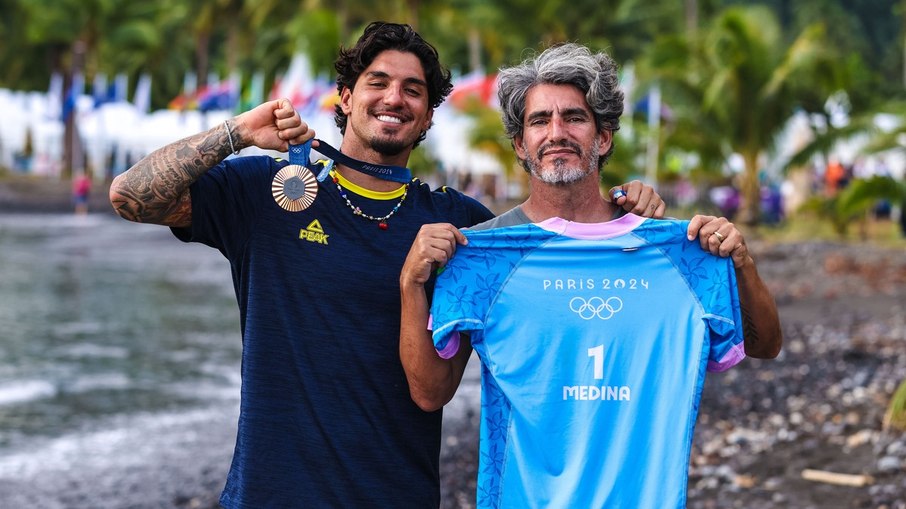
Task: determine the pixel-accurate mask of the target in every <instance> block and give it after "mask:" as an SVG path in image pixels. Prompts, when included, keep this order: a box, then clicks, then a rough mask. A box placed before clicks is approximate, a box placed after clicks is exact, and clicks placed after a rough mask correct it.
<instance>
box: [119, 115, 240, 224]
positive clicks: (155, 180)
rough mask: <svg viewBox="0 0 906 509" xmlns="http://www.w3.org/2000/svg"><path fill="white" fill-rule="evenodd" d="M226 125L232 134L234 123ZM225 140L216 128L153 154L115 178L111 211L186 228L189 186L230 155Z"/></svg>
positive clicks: (223, 132)
mask: <svg viewBox="0 0 906 509" xmlns="http://www.w3.org/2000/svg"><path fill="white" fill-rule="evenodd" d="M228 122H230V123H231V125H230V129H232V130H233V131H234V132H235V130H236V126H235V125H234V123H233V122H234V121H233V120H229V121H228ZM227 136H228V132H227V130H226V129H225V128H224V126H223V125H222V124H218V125H217V126H216V127H214V128H212V129H210V130H208V131H205V132H203V133H199V134H196V135H194V136H190V137H188V138H184V139H182V140H179V141H177V142H174V143H171V144H169V145H167V146H165V147H162V148H160V149H158V150H156V151H154V152H152V153H151V154H150V155H148V156H147V157H145V158H144V159H142V160H141V161H139V162H138V163H136V164H135V166H133V167H132V168H130V169H129V170H128V171H126V172H125V173H123V174H122V175H121V176H120V177H118V178H117V182H116V183H115V190H116V198H115V199H114V201H113V207H114V209H116V212H117V213H118V214H119V215H120V216H122V217H124V218H125V219H128V220H130V221H136V222H140V223H156V224H164V225H169V226H188V225H189V224H190V223H191V220H192V207H191V198H190V195H189V186H190V185H191V184H192V183H193V182H195V181H196V180H197V179H198V177H200V176H201V175H202V174H203V173H204V172H206V171H208V170H210V169H211V168H213V167H214V166H216V165H217V164H219V163H220V162H221V161H223V160H224V159H225V158H226V157H227V156H228V155H230V141H229V140H228V139H227Z"/></svg>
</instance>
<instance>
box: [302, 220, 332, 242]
mask: <svg viewBox="0 0 906 509" xmlns="http://www.w3.org/2000/svg"><path fill="white" fill-rule="evenodd" d="M327 237H330V235H328V234H326V233H324V228H322V227H321V222H320V221H318V220H317V219H315V220H314V221H312V222H310V223H308V226H306V227H305V228H302V229H301V230H299V240H307V241H309V242H317V243H318V244H324V245H327Z"/></svg>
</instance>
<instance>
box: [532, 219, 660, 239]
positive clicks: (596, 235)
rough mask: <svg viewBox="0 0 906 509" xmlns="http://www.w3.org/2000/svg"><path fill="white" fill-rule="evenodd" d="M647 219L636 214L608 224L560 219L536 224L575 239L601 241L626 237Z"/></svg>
mask: <svg viewBox="0 0 906 509" xmlns="http://www.w3.org/2000/svg"><path fill="white" fill-rule="evenodd" d="M645 219H646V218H644V217H641V216H637V215H635V214H626V215H625V216H623V217H620V218H618V219H614V220H613V221H607V222H606V223H577V222H575V221H567V220H566V219H562V218H559V217H552V218H550V219H545V220H544V221H541V222H540V223H535V225H536V226H538V227H539V228H544V229H545V230H548V231H551V232H554V233H559V234H560V235H565V236H567V237H572V238H574V239H585V240H600V239H609V238H613V237H619V236H620V235H625V234H627V233H629V232H631V231H632V230H634V229H635V228H636V227H638V226H639V225H640V224H642V223H644V222H645Z"/></svg>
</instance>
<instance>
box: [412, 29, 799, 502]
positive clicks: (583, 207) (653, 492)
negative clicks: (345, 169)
mask: <svg viewBox="0 0 906 509" xmlns="http://www.w3.org/2000/svg"><path fill="white" fill-rule="evenodd" d="M499 80H500V87H499V98H500V104H501V108H502V110H503V113H502V115H503V119H504V125H505V126H506V129H507V133H508V135H509V136H510V138H511V139H512V141H513V147H514V149H515V150H516V154H517V155H518V157H519V159H520V161H521V162H522V163H523V166H524V167H525V168H526V171H528V172H529V174H530V182H531V195H530V196H529V198H528V199H527V200H526V201H525V202H524V203H523V204H522V205H520V206H518V207H517V208H515V209H513V210H511V211H510V212H507V213H505V214H503V215H501V216H500V217H499V218H496V219H493V220H491V221H489V222H487V223H484V224H482V225H479V226H478V227H476V228H474V229H473V230H478V231H469V230H466V232H465V233H463V232H461V231H459V230H458V229H457V228H455V227H454V226H452V225H449V224H441V225H426V226H424V227H422V230H421V231H420V233H419V235H418V237H417V238H416V241H415V242H414V244H413V246H412V249H411V250H410V253H409V255H408V257H407V260H406V263H405V265H404V267H403V271H402V273H401V275H400V291H401V293H402V303H403V314H402V326H401V332H400V355H401V358H402V362H403V366H404V368H405V370H406V374H407V377H408V380H409V385H410V391H411V392H412V396H413V399H414V400H415V401H416V403H418V404H419V406H421V407H422V408H424V409H425V410H432V409H434V408H438V407H440V406H442V405H443V404H445V403H446V402H447V401H448V400H449V399H450V398H451V397H452V395H453V393H454V392H455V390H456V387H457V386H458V384H459V382H460V380H461V377H462V373H463V369H464V367H465V364H466V362H467V360H468V357H469V354H470V352H471V350H472V347H474V348H475V349H476V351H477V352H478V354H479V358H480V359H481V363H482V424H481V439H480V450H481V453H480V462H481V465H480V467H479V479H478V506H479V507H493V508H499V507H514V508H515V507H518V508H528V507H564V508H565V507H633V508H663V507H684V505H685V487H686V469H687V465H688V461H689V451H690V444H691V437H692V428H693V426H694V422H695V418H696V411H697V408H698V399H699V397H700V392H701V388H702V384H703V382H704V373H705V370H706V368H707V369H708V370H712V371H722V370H724V369H728V368H729V367H731V366H732V365H734V364H736V363H737V362H739V361H741V360H742V358H743V357H744V356H745V355H746V354H748V355H751V356H759V357H767V358H771V357H775V356H776V355H777V354H778V353H779V349H780V345H781V341H782V337H781V333H780V324H779V320H778V317H777V310H776V306H775V304H774V302H773V299H772V297H771V296H770V294H769V292H768V291H767V289H766V287H765V286H764V284H763V282H762V281H761V279H760V278H759V276H758V273H757V271H756V270H755V265H754V262H753V260H752V258H751V256H749V254H748V251H747V248H746V244H745V240H744V239H743V237H742V235H741V234H740V232H739V231H738V230H737V229H736V228H735V227H734V226H733V224H731V223H729V222H728V221H727V220H726V219H723V218H714V217H709V216H696V217H695V218H693V220H692V221H690V222H688V224H687V222H684V221H652V220H645V219H644V218H641V217H639V216H636V215H633V214H629V215H624V214H623V213H622V212H621V211H620V210H619V209H618V207H616V206H614V205H613V204H612V203H610V202H608V201H607V200H605V199H604V198H603V197H602V196H601V194H600V191H599V188H598V172H599V171H600V168H601V166H602V165H603V164H604V163H605V162H606V159H607V157H608V156H609V154H610V153H611V151H612V149H613V132H614V131H615V130H617V129H618V128H619V117H620V114H621V113H622V104H623V94H622V92H621V91H620V90H619V88H618V82H617V76H616V65H615V64H614V62H613V61H612V60H611V59H610V58H609V57H608V56H607V55H605V54H602V53H599V54H592V53H591V52H590V51H588V49H587V48H584V47H582V46H578V45H574V44H566V45H562V46H557V47H553V48H550V49H548V50H546V51H545V52H543V53H542V54H541V55H540V56H538V57H537V58H536V59H533V60H529V61H526V62H524V63H523V64H522V65H520V66H517V67H515V68H510V69H504V70H502V71H501V72H500V74H499ZM696 236H697V237H698V241H697V242H695V241H694V239H695V237H696ZM696 244H697V245H696ZM457 246H458V247H457ZM690 246H694V247H690ZM699 246H700V248H699ZM454 251H456V256H455V257H453V258H452V260H451V257H452V255H453V252H454ZM715 255H716V256H715ZM448 262H449V263H448ZM438 266H445V267H444V270H443V272H442V273H441V274H440V276H438V278H437V287H436V289H435V291H434V301H433V303H432V305H431V314H432V319H433V320H431V321H432V322H433V323H432V328H433V338H432V332H431V331H427V330H426V327H425V324H426V323H428V322H429V319H428V299H427V293H426V290H425V287H426V284H429V282H430V278H431V275H432V273H433V271H434V269H435V268H437V267H438ZM737 286H738V291H737ZM460 333H462V337H465V338H466V340H463V339H462V337H461V335H460ZM743 337H745V339H743ZM743 342H745V346H744V347H743ZM438 354H439V355H438Z"/></svg>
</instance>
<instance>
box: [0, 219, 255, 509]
mask: <svg viewBox="0 0 906 509" xmlns="http://www.w3.org/2000/svg"><path fill="white" fill-rule="evenodd" d="M240 353H241V340H240V335H239V314H238V308H237V305H236V300H235V297H234V296H233V290H232V283H231V281H230V276H229V264H228V263H227V262H226V260H225V259H224V258H223V257H222V256H221V255H220V253H219V252H217V251H216V250H213V249H210V248H208V247H206V246H201V245H196V244H184V243H182V242H180V241H178V240H176V238H175V237H174V236H173V235H172V234H171V233H170V232H169V229H168V228H165V227H161V226H155V225H141V224H135V223H130V222H128V221H125V220H123V219H120V218H118V217H115V216H113V215H111V214H89V215H87V216H75V215H71V214H59V215H52V214H51V215H47V214H35V215H31V214H0V507H18V506H28V507H168V506H173V505H176V503H175V502H174V500H176V499H178V498H179V497H181V496H191V492H192V490H198V489H200V488H201V486H198V485H199V484H203V483H220V485H221V486H222V480H223V479H222V477H223V476H224V475H225V472H226V469H227V468H228V466H229V456H230V454H231V452H232V447H233V437H234V436H235V421H236V418H237V417H238V398H239V383H240V378H239V363H240ZM198 451H202V452H201V453H199V452H198ZM169 463H172V465H171V464H169ZM192 463H194V464H195V465H191V464H192ZM130 469H131V470H132V471H133V472H134V473H133V475H134V477H135V479H133V480H130V479H128V475H129V474H128V471H130ZM181 469H185V470H181ZM193 469H194V470H193ZM196 470H197V471H196ZM161 471H162V472H165V473H163V474H161V473H160V472H161ZM168 471H169V472H171V474H172V475H171V474H167V473H166V472H168ZM123 472H127V473H126V474H123ZM149 476H150V477H153V478H152V479H149ZM171 477H172V478H171ZM154 478H156V481H155V479H154ZM139 479H141V480H142V481H141V483H145V484H148V483H149V481H151V484H150V485H149V491H155V492H156V493H157V494H158V495H157V496H159V497H162V499H161V500H156V501H155V500H154V499H152V500H149V499H148V497H147V495H145V496H144V497H143V496H142V493H141V490H139V495H138V496H137V497H136V498H135V499H134V500H133V499H130V498H129V496H130V495H128V494H127V492H128V491H129V489H128V487H129V486H130V485H131V484H133V482H139V481H137V480H139ZM218 479H219V480H218ZM154 482H156V483H158V484H159V486H155V484H154ZM180 483H183V485H180ZM213 489H217V487H216V486H214V487H213Z"/></svg>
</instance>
